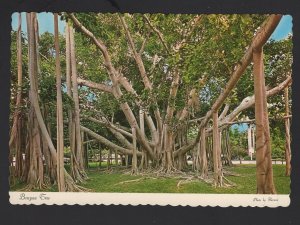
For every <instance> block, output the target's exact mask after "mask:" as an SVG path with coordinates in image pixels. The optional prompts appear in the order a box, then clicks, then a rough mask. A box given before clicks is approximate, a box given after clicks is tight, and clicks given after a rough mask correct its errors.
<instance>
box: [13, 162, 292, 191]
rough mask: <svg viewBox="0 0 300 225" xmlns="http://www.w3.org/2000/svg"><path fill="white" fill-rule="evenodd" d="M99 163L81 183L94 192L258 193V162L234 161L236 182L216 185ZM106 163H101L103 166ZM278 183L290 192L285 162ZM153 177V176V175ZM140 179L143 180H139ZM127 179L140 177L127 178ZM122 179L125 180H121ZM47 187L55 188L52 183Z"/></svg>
mask: <svg viewBox="0 0 300 225" xmlns="http://www.w3.org/2000/svg"><path fill="white" fill-rule="evenodd" d="M96 166H97V165H96V164H95V165H93V164H92V165H90V169H89V171H88V177H89V179H88V180H87V181H86V183H84V184H82V186H83V187H86V188H89V189H90V190H92V191H93V192H136V193H215V194H216V193H220V194H255V193H256V174H255V165H235V166H233V167H231V168H226V171H230V172H232V173H234V174H238V175H240V176H226V177H227V179H229V180H230V181H232V182H234V183H235V184H236V186H233V187H224V188H215V187H213V186H212V185H210V184H208V183H205V182H204V181H201V180H199V181H198V180H197V181H190V182H187V183H181V184H180V186H179V187H177V184H178V182H179V181H180V180H179V179H177V178H161V177H160V178H156V179H155V177H154V179H153V178H146V179H143V177H142V176H139V175H137V176H132V175H130V174H126V173H125V174H124V173H121V172H112V173H104V172H103V170H101V172H99V171H97V169H96V168H95V167H96ZM104 168H105V166H103V167H102V169H104ZM273 172H274V181H275V187H276V190H277V193H278V194H289V193H290V178H289V177H286V176H285V174H284V173H285V165H273ZM152 177H153V176H152ZM138 179H140V180H138ZM128 180H137V181H133V182H126V181H128ZM124 181H125V182H124ZM122 182H123V183H122ZM22 186H24V185H22V184H17V185H15V186H13V187H11V190H12V191H17V190H18V189H20V188H22ZM44 191H56V187H52V188H50V189H48V190H44Z"/></svg>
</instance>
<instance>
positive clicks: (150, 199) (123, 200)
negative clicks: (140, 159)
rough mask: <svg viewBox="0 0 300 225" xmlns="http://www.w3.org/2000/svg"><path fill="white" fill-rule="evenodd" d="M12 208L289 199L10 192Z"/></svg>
mask: <svg viewBox="0 0 300 225" xmlns="http://www.w3.org/2000/svg"><path fill="white" fill-rule="evenodd" d="M9 195H10V203H11V204H13V205H42V204H45V205H64V204H66V205H75V204H78V205H134V206H136V205H160V206H166V205H170V206H193V207H195V206H213V207H214V206H220V207H229V206H233V207H247V206H250V207H271V208H276V207H280V206H281V207H288V206H289V204H290V196H289V195H261V194H182V193H178V194H177V193H176V194H173V193H172V194H171V193H91V192H9Z"/></svg>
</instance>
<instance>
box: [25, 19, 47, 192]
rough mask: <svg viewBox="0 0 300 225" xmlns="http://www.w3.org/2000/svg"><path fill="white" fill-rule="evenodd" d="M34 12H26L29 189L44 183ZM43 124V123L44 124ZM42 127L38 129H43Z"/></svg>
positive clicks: (40, 186) (41, 119)
mask: <svg viewBox="0 0 300 225" xmlns="http://www.w3.org/2000/svg"><path fill="white" fill-rule="evenodd" d="M35 17H36V14H35V13H27V17H26V19H27V33H28V51H29V55H28V59H29V79H30V90H29V99H30V103H31V106H30V112H29V118H28V130H29V133H28V141H29V143H28V145H27V147H28V148H29V150H28V153H29V155H27V156H26V157H29V158H30V161H29V170H28V175H27V183H28V185H29V189H31V188H34V187H38V188H40V189H41V188H42V187H43V185H44V174H43V159H42V153H41V143H40V141H41V137H40V132H39V125H40V124H41V122H42V121H43V118H42V114H41V111H40V108H39V105H38V96H37V93H38V91H37V90H38V89H37V45H36V44H37V42H36V40H35V38H36V35H35ZM44 125H45V124H44ZM43 128H44V129H46V127H41V126H40V129H41V130H42V131H43Z"/></svg>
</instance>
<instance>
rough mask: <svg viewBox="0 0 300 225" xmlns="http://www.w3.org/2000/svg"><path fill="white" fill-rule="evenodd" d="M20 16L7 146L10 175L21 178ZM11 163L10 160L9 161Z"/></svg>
mask: <svg viewBox="0 0 300 225" xmlns="http://www.w3.org/2000/svg"><path fill="white" fill-rule="evenodd" d="M21 24H22V17H21V13H19V24H18V31H17V64H18V87H17V100H16V108H15V112H14V115H13V125H12V128H11V133H10V140H9V148H10V159H11V160H12V159H13V156H15V170H14V173H12V174H10V175H11V176H16V177H18V178H21V176H22V170H23V155H22V136H21V135H22V117H21V101H22V84H23V75H22V35H21ZM11 164H12V161H11Z"/></svg>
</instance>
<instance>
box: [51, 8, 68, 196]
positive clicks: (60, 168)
mask: <svg viewBox="0 0 300 225" xmlns="http://www.w3.org/2000/svg"><path fill="white" fill-rule="evenodd" d="M54 37H55V73H56V92H57V100H56V101H57V111H56V118H57V123H56V126H57V184H58V191H62V192H63V191H65V190H66V189H65V177H64V129H63V104H62V91H61V70H60V57H59V39H58V15H57V13H54Z"/></svg>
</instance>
